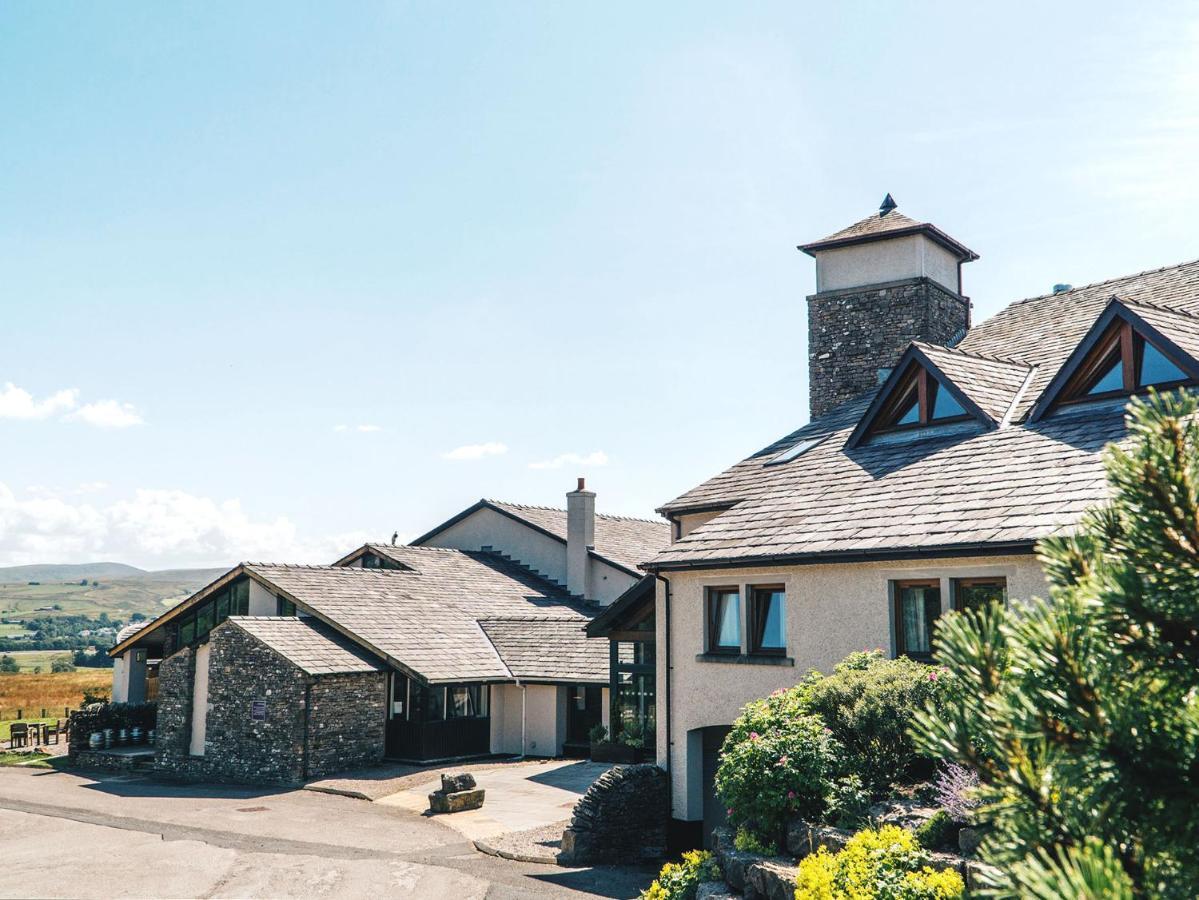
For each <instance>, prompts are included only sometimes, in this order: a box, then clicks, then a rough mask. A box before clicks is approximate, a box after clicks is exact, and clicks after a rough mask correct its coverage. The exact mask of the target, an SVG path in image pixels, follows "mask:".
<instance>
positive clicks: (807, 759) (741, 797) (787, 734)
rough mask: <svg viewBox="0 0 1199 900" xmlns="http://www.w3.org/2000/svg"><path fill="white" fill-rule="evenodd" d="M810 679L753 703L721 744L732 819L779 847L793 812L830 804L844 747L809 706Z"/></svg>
mask: <svg viewBox="0 0 1199 900" xmlns="http://www.w3.org/2000/svg"><path fill="white" fill-rule="evenodd" d="M805 690H806V684H805V685H800V686H799V687H796V688H792V689H791V690H789V691H776V692H775V693H773V694H771V695H770V696H769V697H768V698H766V699H765V700H756V701H754V702H752V703H750V704H748V705H747V706H746V707H745V709H744V710H743V711H742V714H741V716H740V717H739V718H738V719H737V721H736V722H734V723H733V728H732V731H730V732H729V736H728V737H727V738H725V742H724V746H723V747H722V748H721V754H720V766H719V768H718V769H717V770H716V793H717V794H718V795H719V797H720V799H721V801H722V802H723V803H724V805H725V806H726V808H727V810H728V817H729V821H730V822H731V823H732V824H733V825H734V826H736V827H737V828H746V829H749V830H750V831H752V832H753V833H754V835H755V836H756V837H757V839H758V840H759V841H760V842H761V843H762V844H763V845H764V846H766V847H771V848H775V847H777V845H778V843H779V842H780V840H781V838H782V836H783V830H784V828H785V826H786V822H787V819H788V818H789V817H790V816H792V815H799V816H803V817H805V818H812V819H817V818H819V817H820V816H821V815H822V814H823V812H824V809H825V803H826V798H827V796H828V794H829V790H830V785H831V779H832V777H833V774H834V773H835V770H836V758H837V753H838V752H839V749H840V748H839V747H838V746H837V742H836V741H835V740H834V739H833V737H832V734H831V733H830V732H829V730H828V729H827V728H825V727H824V722H822V721H821V720H820V718H819V717H817V716H813V715H809V714H808V713H807V712H806V711H805V708H804V706H805V703H804V697H803V693H804V691H805Z"/></svg>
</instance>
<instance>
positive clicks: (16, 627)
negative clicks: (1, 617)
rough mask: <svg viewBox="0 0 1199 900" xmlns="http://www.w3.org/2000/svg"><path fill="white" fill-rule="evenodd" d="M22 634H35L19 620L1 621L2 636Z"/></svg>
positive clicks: (18, 635)
mask: <svg viewBox="0 0 1199 900" xmlns="http://www.w3.org/2000/svg"><path fill="white" fill-rule="evenodd" d="M22 635H29V636H30V637H32V636H33V632H31V631H28V630H26V628H25V626H24V625H21V624H19V623H17V622H0V638H13V637H21V636H22Z"/></svg>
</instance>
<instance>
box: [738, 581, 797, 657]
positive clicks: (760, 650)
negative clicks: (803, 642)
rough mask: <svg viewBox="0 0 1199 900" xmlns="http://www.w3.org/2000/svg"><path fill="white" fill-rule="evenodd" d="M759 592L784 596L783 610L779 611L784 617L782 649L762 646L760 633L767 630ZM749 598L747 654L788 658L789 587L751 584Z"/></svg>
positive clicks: (746, 608)
mask: <svg viewBox="0 0 1199 900" xmlns="http://www.w3.org/2000/svg"><path fill="white" fill-rule="evenodd" d="M759 592H761V593H765V594H776V593H777V594H782V595H783V596H782V603H783V608H782V609H781V610H779V614H780V615H781V616H783V617H784V621H783V626H784V627H783V646H781V647H762V646H760V641H761V635H760V632H761V630H762V629H763V628H765V622H764V621H763V616H762V609H761V607H762V604H761V603H760V602H759V597H758V595H759ZM745 593H746V596H747V598H748V599H747V600H746V607H745V612H746V621H747V625H748V631H749V633H748V634H747V635H746V648H747V652H749V653H751V654H753V655H755V656H786V655H787V643H786V640H787V629H786V612H787V586H786V585H784V584H751V585H749V586H748V587H747V588H746V589H745Z"/></svg>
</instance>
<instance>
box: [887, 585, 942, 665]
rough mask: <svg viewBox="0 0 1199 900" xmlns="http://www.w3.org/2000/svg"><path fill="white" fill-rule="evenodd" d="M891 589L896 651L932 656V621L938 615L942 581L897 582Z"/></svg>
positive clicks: (929, 657) (920, 657)
mask: <svg viewBox="0 0 1199 900" xmlns="http://www.w3.org/2000/svg"><path fill="white" fill-rule="evenodd" d="M894 591H895V652H896V654H897V655H900V656H911V657H914V658H915V659H931V658H932V651H933V645H932V637H933V624H934V623H935V622H936V621H937V617H938V616H940V615H941V583H940V582H939V581H937V580H936V579H922V580H919V581H896V582H895V583H894Z"/></svg>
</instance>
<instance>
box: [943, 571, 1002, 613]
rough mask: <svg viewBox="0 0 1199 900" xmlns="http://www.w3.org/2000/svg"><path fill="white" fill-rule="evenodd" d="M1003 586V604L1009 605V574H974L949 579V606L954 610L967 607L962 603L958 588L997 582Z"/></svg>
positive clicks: (961, 609)
mask: <svg viewBox="0 0 1199 900" xmlns="http://www.w3.org/2000/svg"><path fill="white" fill-rule="evenodd" d="M996 583H999V584H1001V585H1002V586H1003V605H1004V606H1007V599H1008V594H1007V576H1006V575H972V576H969V577H966V578H951V579H949V608H950V609H951V610H953V611H954V612H963V611H964V610H965V609H966V608H967V607H964V606H963V605H962V601H961V597H960V596H959V594H958V589H959V588H963V587H975V586H977V585H980V584H996Z"/></svg>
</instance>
